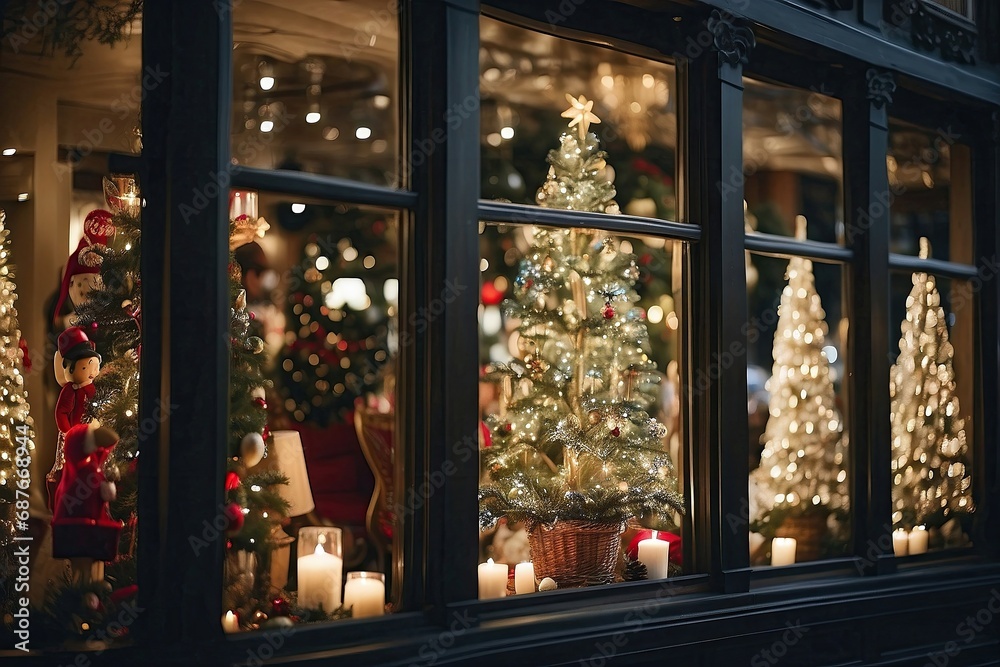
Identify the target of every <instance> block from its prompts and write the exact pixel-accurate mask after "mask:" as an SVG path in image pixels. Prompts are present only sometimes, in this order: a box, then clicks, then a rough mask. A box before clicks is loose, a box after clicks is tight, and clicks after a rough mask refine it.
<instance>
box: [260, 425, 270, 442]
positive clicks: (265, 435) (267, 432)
mask: <svg viewBox="0 0 1000 667" xmlns="http://www.w3.org/2000/svg"><path fill="white" fill-rule="evenodd" d="M260 437H262V438H264V439H265V440H267V439H268V438H270V437H271V429H269V428H268V427H266V426H265V427H264V430H263V431H261V432H260Z"/></svg>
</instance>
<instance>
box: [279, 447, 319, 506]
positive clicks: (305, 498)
mask: <svg viewBox="0 0 1000 667" xmlns="http://www.w3.org/2000/svg"><path fill="white" fill-rule="evenodd" d="M271 449H272V453H273V455H274V458H275V462H276V464H277V467H278V470H279V471H281V473H282V474H283V475H284V476H285V477H287V478H288V484H279V485H278V486H277V490H278V494H279V495H280V496H281V497H282V498H284V499H285V501H286V502H287V503H288V516H290V517H292V516H300V515H302V514H306V513H308V512H312V511H313V510H314V509H316V503H315V502H313V494H312V487H310V486H309V473H308V471H307V470H306V457H305V454H304V453H303V451H302V439H301V438H300V437H299V433H298V431H275V432H274V444H273V446H272V448H271Z"/></svg>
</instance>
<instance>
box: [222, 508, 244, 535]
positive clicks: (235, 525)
mask: <svg viewBox="0 0 1000 667" xmlns="http://www.w3.org/2000/svg"><path fill="white" fill-rule="evenodd" d="M223 514H224V515H225V517H226V519H228V520H229V528H228V529H227V530H226V534H227V535H229V536H230V537H232V536H233V535H236V534H237V533H239V532H240V530H242V529H243V521H244V518H243V508H242V507H240V505H239V503H229V504H228V505H226V509H225V510H224V511H223Z"/></svg>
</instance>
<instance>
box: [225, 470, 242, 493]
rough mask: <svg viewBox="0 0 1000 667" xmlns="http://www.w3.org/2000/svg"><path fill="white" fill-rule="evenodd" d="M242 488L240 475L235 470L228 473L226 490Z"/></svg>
mask: <svg viewBox="0 0 1000 667" xmlns="http://www.w3.org/2000/svg"><path fill="white" fill-rule="evenodd" d="M238 488H240V476H239V475H237V474H236V473H234V472H231V471H230V472H227V473H226V491H235V490H236V489H238Z"/></svg>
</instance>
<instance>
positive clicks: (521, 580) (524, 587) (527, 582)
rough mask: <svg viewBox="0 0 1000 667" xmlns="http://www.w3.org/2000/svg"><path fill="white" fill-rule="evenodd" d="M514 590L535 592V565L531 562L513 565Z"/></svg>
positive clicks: (520, 592) (517, 591)
mask: <svg viewBox="0 0 1000 667" xmlns="http://www.w3.org/2000/svg"><path fill="white" fill-rule="evenodd" d="M514 592H515V593H517V594H518V595H520V594H522V593H534V592H535V566H534V565H532V564H531V563H518V564H517V565H515V566H514Z"/></svg>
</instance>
